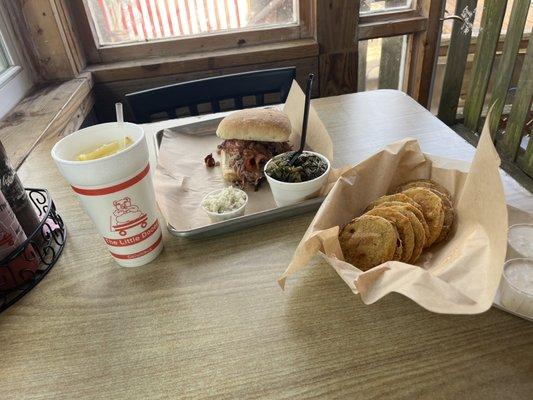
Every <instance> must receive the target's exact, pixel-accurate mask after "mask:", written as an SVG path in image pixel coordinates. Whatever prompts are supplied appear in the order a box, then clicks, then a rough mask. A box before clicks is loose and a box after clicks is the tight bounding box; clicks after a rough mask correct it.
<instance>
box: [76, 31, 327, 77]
mask: <svg viewBox="0 0 533 400" xmlns="http://www.w3.org/2000/svg"><path fill="white" fill-rule="evenodd" d="M317 55H318V43H317V42H316V40H314V39H299V40H293V41H288V42H280V43H271V44H265V45H258V46H250V47H246V48H241V49H230V50H218V51H210V52H205V53H194V54H188V55H184V56H176V57H159V58H150V59H143V60H136V61H123V62H116V63H109V64H93V65H90V66H89V67H87V68H86V70H85V71H86V72H90V73H91V74H92V76H93V78H94V80H95V82H97V83H104V82H115V81H121V80H128V79H143V78H151V77H160V76H165V75H173V74H180V73H187V72H198V71H206V70H215V69H219V68H227V67H233V66H243V65H253V64H260V63H265V62H274V61H284V60H292V59H300V58H305V57H313V56H317Z"/></svg>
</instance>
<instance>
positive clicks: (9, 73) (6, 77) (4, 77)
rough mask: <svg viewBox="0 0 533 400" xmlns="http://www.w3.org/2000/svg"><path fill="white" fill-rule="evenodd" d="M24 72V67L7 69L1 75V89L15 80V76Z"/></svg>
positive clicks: (16, 66)
mask: <svg viewBox="0 0 533 400" xmlns="http://www.w3.org/2000/svg"><path fill="white" fill-rule="evenodd" d="M21 71H22V67H20V66H18V65H15V66H13V67H9V68H8V69H6V70H5V71H3V72H2V73H1V74H0V89H1V88H2V87H3V86H4V85H7V84H8V82H9V81H10V80H11V79H13V78H14V77H15V76H17V74H18V73H20V72H21Z"/></svg>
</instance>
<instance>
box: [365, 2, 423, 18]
mask: <svg viewBox="0 0 533 400" xmlns="http://www.w3.org/2000/svg"><path fill="white" fill-rule="evenodd" d="M413 3H414V1H413V0H361V6H360V10H359V14H361V15H364V14H373V13H380V12H390V11H402V10H406V9H410V8H412V6H413Z"/></svg>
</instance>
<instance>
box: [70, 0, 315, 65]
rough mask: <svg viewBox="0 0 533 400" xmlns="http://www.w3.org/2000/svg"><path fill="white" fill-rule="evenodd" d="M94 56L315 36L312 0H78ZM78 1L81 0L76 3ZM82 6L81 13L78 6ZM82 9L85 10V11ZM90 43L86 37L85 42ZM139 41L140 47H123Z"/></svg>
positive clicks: (162, 53) (110, 58) (125, 56)
mask: <svg viewBox="0 0 533 400" xmlns="http://www.w3.org/2000/svg"><path fill="white" fill-rule="evenodd" d="M74 3H75V5H74V8H75V10H74V15H75V16H76V18H78V19H79V20H80V21H79V22H80V25H81V31H82V36H83V37H84V38H83V40H84V42H85V41H88V42H89V43H87V44H86V47H87V45H89V46H91V47H92V51H89V54H88V56H89V59H90V61H92V62H111V61H124V60H127V59H139V58H145V57H153V56H169V55H177V54H186V53H194V52H201V51H212V50H219V49H229V48H237V47H245V46H249V45H255V44H264V43H273V42H279V41H285V40H294V39H300V38H308V37H311V36H312V33H313V32H312V26H311V12H312V8H314V6H313V5H312V2H311V1H308V0H302V1H298V0H75V2H74ZM76 4H77V5H76ZM78 9H79V10H81V11H82V12H81V13H78V12H77V11H78ZM78 14H82V15H81V16H80V15H78ZM84 44H85V43H84ZM128 46H135V50H134V51H131V52H129V54H128V52H126V51H121V50H120V49H119V48H120V47H122V48H125V47H128Z"/></svg>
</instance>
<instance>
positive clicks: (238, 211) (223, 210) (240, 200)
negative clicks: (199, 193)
mask: <svg viewBox="0 0 533 400" xmlns="http://www.w3.org/2000/svg"><path fill="white" fill-rule="evenodd" d="M247 203H248V195H247V194H246V192H245V191H244V190H241V189H237V188H235V187H233V186H228V187H225V188H224V189H217V190H213V191H212V192H209V193H208V194H206V195H205V196H204V198H203V199H202V202H201V203H200V205H201V207H202V210H204V212H205V213H206V214H207V215H208V216H209V219H210V220H211V222H221V221H226V220H228V219H231V218H236V217H240V216H243V215H244V211H245V209H246V204H247Z"/></svg>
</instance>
